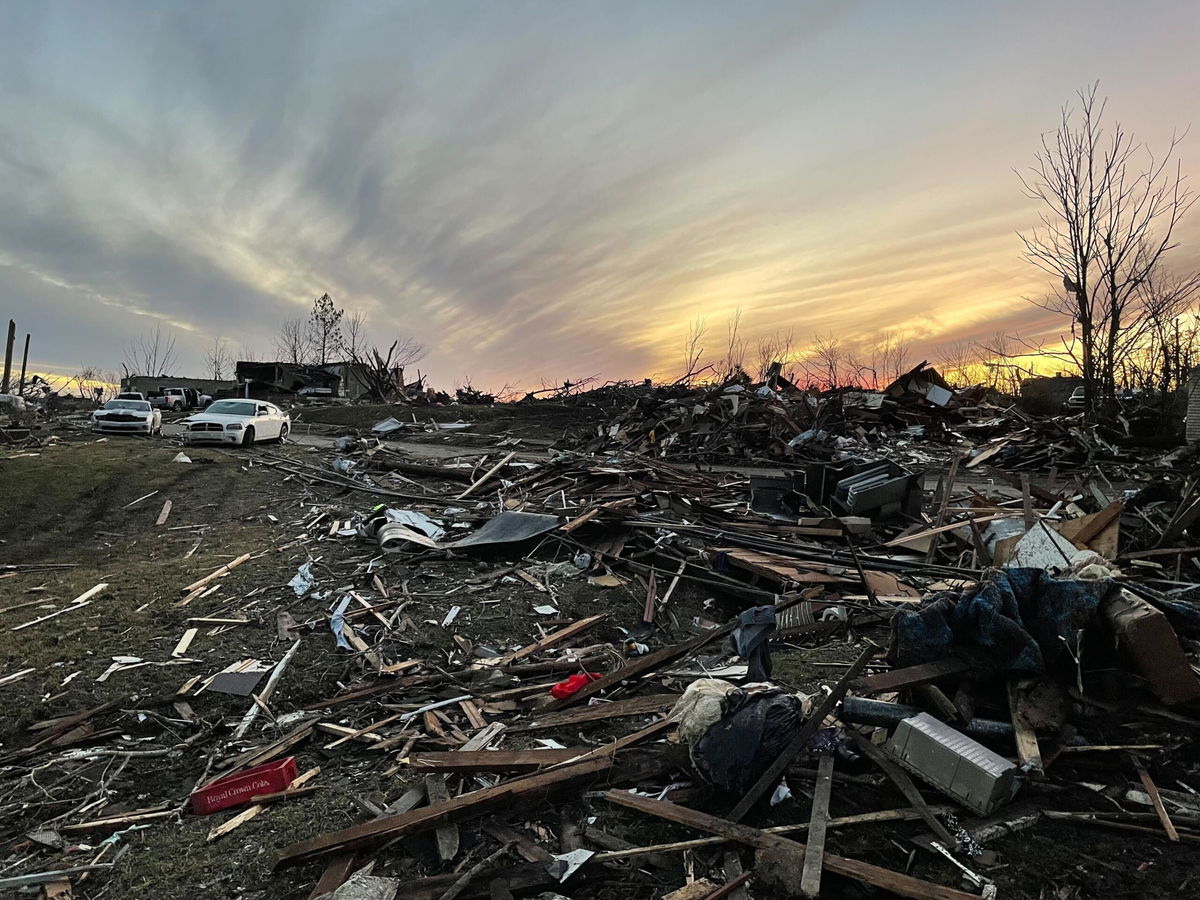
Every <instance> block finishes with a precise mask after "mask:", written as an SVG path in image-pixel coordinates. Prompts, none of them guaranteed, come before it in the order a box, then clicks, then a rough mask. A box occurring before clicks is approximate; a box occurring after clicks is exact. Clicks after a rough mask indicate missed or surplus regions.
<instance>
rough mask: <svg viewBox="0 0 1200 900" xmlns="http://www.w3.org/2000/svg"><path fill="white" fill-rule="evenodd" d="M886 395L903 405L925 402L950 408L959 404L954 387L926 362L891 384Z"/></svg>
mask: <svg viewBox="0 0 1200 900" xmlns="http://www.w3.org/2000/svg"><path fill="white" fill-rule="evenodd" d="M884 393H885V394H887V395H888V396H889V397H891V398H892V399H894V400H897V401H899V402H901V403H906V402H907V403H919V402H921V401H925V402H927V403H930V404H932V405H934V406H940V407H950V406H953V405H955V404H956V402H957V397H956V395H955V392H954V387H953V386H952V385H951V384H950V383H949V382H948V381H946V379H945V378H943V377H942V376H941V373H940V372H938V370H937V369H934V368H933V367H931V366H929V365H928V364H927V363H924V362H923V363H921V364H920V365H918V366H916V367H915V368H913V369H911V370H910V371H908V372H905V373H904V374H903V375H901V376H900V377H899V378H897V379H896V380H895V381H893V382H892V383H891V384H889V385H888V386H887V389H886V390H885V391H884Z"/></svg>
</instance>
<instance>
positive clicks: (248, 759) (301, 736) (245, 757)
mask: <svg viewBox="0 0 1200 900" xmlns="http://www.w3.org/2000/svg"><path fill="white" fill-rule="evenodd" d="M315 728H316V723H315V722H304V723H302V724H300V725H297V726H296V727H295V728H293V729H292V730H291V731H289V732H288V733H287V734H285V735H284V736H283V737H281V738H280V739H279V740H277V741H272V742H271V743H270V744H267V745H266V746H265V747H260V748H258V749H256V750H249V751H247V752H246V753H243V754H242V755H241V756H239V757H237V758H235V759H234V761H233V762H232V763H231V764H230V765H229V766H227V767H226V768H225V769H224V770H223V771H222V772H220V773H219V774H217V775H214V776H213V777H212V778H210V779H209V780H208V781H207V782H205V785H204V786H207V785H210V784H212V783H213V782H214V781H217V780H218V779H220V778H224V777H225V776H226V775H232V774H234V773H235V772H241V771H242V770H243V769H249V768H252V767H253V766H257V765H258V764H259V763H264V762H267V761H269V760H271V759H274V758H275V757H276V756H279V755H280V754H281V753H284V752H285V751H287V750H291V749H292V748H293V747H295V746H296V745H297V744H299V743H300V742H301V741H305V740H307V739H308V737H309V735H311V734H312V733H313V729H315Z"/></svg>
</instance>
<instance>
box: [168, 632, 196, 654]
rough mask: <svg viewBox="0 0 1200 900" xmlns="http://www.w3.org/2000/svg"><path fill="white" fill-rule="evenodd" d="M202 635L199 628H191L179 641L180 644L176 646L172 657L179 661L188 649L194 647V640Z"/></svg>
mask: <svg viewBox="0 0 1200 900" xmlns="http://www.w3.org/2000/svg"><path fill="white" fill-rule="evenodd" d="M199 633H200V629H199V628H189V629H188V630H187V631H185V632H184V633H183V637H181V638H180V639H179V643H178V644H176V645H175V649H174V650H172V651H171V656H172V658H174V659H178V658H179V657H181V656H183V654H185V653H187V649H188V647H190V646H192V640H193V639H194V638H195V637H196V635H197V634H199Z"/></svg>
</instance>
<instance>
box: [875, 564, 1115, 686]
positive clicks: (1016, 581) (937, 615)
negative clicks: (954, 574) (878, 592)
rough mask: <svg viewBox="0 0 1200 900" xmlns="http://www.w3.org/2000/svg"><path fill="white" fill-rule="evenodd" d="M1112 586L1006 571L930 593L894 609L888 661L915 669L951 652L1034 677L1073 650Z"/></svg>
mask: <svg viewBox="0 0 1200 900" xmlns="http://www.w3.org/2000/svg"><path fill="white" fill-rule="evenodd" d="M1118 589H1119V588H1118V587H1117V585H1116V584H1115V583H1114V582H1113V581H1112V580H1111V579H1102V580H1097V581H1074V580H1071V581H1059V580H1056V579H1054V578H1052V577H1051V576H1050V575H1049V573H1047V572H1046V571H1044V570H1042V569H1004V570H1001V571H999V572H997V573H995V574H993V575H992V576H991V578H990V579H989V580H988V581H986V582H985V583H984V584H982V585H980V586H979V587H978V588H976V589H974V590H971V591H967V592H964V593H963V594H961V595H960V594H955V593H952V592H945V593H941V594H934V595H932V596H930V597H928V598H926V600H925V601H924V602H923V603H922V604H921V607H920V608H919V609H916V610H901V611H900V612H899V613H897V614H896V616H895V617H894V618H893V619H892V647H891V650H890V652H889V658H890V659H891V661H892V664H893V665H896V666H915V665H919V664H921V663H928V662H936V661H937V660H940V659H944V658H946V657H947V656H951V655H956V656H959V657H961V658H963V659H964V660H966V661H967V662H969V663H971V664H973V665H977V666H979V667H982V668H986V669H990V670H993V671H1000V672H1008V673H1012V674H1016V675H1039V674H1042V673H1043V672H1045V671H1046V669H1047V667H1048V666H1052V665H1054V664H1055V663H1056V662H1057V661H1058V660H1059V659H1060V658H1061V657H1062V656H1063V654H1064V653H1066V651H1067V650H1068V649H1069V650H1070V651H1071V653H1073V654H1078V647H1077V646H1076V644H1077V640H1078V633H1079V631H1080V630H1082V629H1084V628H1086V627H1087V626H1088V625H1090V624H1091V623H1092V622H1093V621H1094V620H1095V618H1096V616H1097V613H1098V610H1099V607H1100V604H1101V602H1102V601H1103V600H1104V599H1105V598H1106V597H1107V596H1108V595H1109V593H1110V592H1112V591H1114V590H1118Z"/></svg>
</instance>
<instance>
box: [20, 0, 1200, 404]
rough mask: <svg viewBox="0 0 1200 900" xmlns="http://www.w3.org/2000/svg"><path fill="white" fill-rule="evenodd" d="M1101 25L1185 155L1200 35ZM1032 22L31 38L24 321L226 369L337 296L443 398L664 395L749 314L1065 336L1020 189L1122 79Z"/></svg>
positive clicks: (286, 22)
mask: <svg viewBox="0 0 1200 900" xmlns="http://www.w3.org/2000/svg"><path fill="white" fill-rule="evenodd" d="M1070 5H1071V4H1068V5H1067V6H1070ZM1074 6H1076V7H1077V8H1076V9H1075V10H1074V13H1072V12H1071V11H1070V10H1068V9H1067V8H1066V6H1064V10H1063V13H1062V14H1063V15H1064V16H1071V17H1072V19H1073V21H1077V22H1078V21H1082V22H1083V24H1082V25H1081V27H1082V28H1083V29H1084V30H1085V31H1086V32H1087V34H1084V35H1081V40H1080V41H1079V42H1078V43H1079V46H1080V47H1086V46H1095V45H1096V44H1097V42H1103V41H1105V40H1114V41H1115V40H1117V38H1118V37H1120V39H1121V41H1122V42H1123V47H1124V51H1125V52H1124V55H1123V56H1122V57H1121V60H1122V63H1121V65H1120V66H1119V67H1115V68H1116V71H1114V72H1113V73H1111V74H1112V75H1113V77H1114V79H1118V80H1117V81H1115V82H1114V83H1113V84H1112V85H1111V86H1110V88H1111V89H1112V91H1113V94H1114V108H1116V109H1119V110H1128V111H1130V112H1131V115H1132V118H1133V119H1134V121H1133V123H1132V124H1133V125H1134V126H1135V128H1137V129H1138V130H1145V131H1148V132H1149V133H1147V134H1146V135H1145V136H1146V137H1147V138H1148V139H1150V140H1151V141H1153V140H1154V139H1155V138H1157V137H1159V136H1160V134H1161V133H1164V132H1165V131H1168V130H1169V129H1170V127H1172V126H1176V125H1186V124H1187V122H1186V121H1184V120H1182V119H1180V118H1178V117H1177V116H1181V115H1184V114H1185V112H1186V111H1185V110H1176V109H1173V108H1171V106H1170V104H1168V103H1167V102H1166V101H1165V100H1164V97H1165V96H1167V95H1170V94H1171V93H1172V92H1171V90H1170V87H1171V86H1172V85H1176V86H1178V87H1180V88H1183V87H1186V86H1188V85H1190V86H1192V87H1195V83H1194V78H1195V76H1194V75H1193V74H1192V72H1191V70H1190V67H1189V66H1188V65H1187V63H1186V60H1185V59H1184V58H1183V57H1182V56H1180V55H1178V54H1165V53H1161V52H1156V48H1160V47H1161V46H1162V45H1163V42H1170V41H1173V40H1176V39H1177V38H1176V35H1177V34H1178V32H1179V31H1180V30H1183V29H1184V24H1183V22H1184V21H1186V22H1188V23H1190V24H1191V25H1193V26H1194V25H1195V24H1197V19H1198V17H1200V13H1197V10H1196V9H1195V8H1194V7H1193V6H1191V5H1186V4H1183V3H1179V4H1168V3H1163V4H1161V5H1160V6H1161V13H1162V21H1161V22H1158V21H1157V20H1151V21H1149V22H1147V23H1144V24H1145V27H1144V28H1143V29H1140V30H1139V32H1138V34H1136V35H1134V36H1132V37H1131V36H1130V35H1128V34H1127V33H1119V32H1120V28H1119V25H1118V23H1117V22H1116V21H1115V20H1113V19H1105V18H1104V17H1101V16H1083V12H1084V11H1085V10H1086V9H1088V8H1090V7H1091V5H1090V4H1089V5H1085V4H1083V3H1078V4H1075V5H1074ZM1080 16H1082V20H1081V19H1079V17H1080ZM1024 18H1025V14H1023V13H1013V12H1012V11H1011V10H1010V8H1009V7H1008V6H1007V5H1004V4H996V5H995V6H994V7H989V6H983V5H971V8H969V9H967V8H964V7H963V6H962V5H959V4H950V3H947V4H944V5H938V4H933V5H931V6H928V7H921V8H920V9H918V8H915V7H909V6H908V5H904V6H901V5H894V4H882V3H863V4H838V5H832V6H831V5H829V4H815V3H814V4H803V3H795V2H790V0H789V2H760V3H756V4H753V5H751V6H744V5H735V4H728V3H704V2H691V0H689V2H667V0H664V2H659V3H653V4H644V3H633V2H629V3H623V2H616V3H606V4H588V5H584V4H558V3H551V2H548V0H547V2H510V3H504V4H486V3H478V2H471V3H466V2H436V3H433V2H412V3H398V4H394V5H390V6H389V5H381V4H370V3H352V2H350V3H325V2H303V0H289V2H259V3H254V4H240V3H204V4H199V3H191V2H174V3H162V4H156V5H154V6H152V7H146V6H145V5H144V4H140V3H137V4H133V3H117V2H79V3H58V4H52V5H46V4H35V3H10V4H6V5H4V6H3V7H2V8H0V208H3V209H5V210H7V211H8V214H7V215H5V216H3V217H2V218H0V296H4V297H6V298H13V299H15V300H16V303H15V304H14V309H13V313H14V314H15V315H16V316H17V317H18V318H19V319H20V320H21V321H20V324H21V326H22V328H23V329H24V328H28V329H29V330H31V331H33V332H34V334H35V340H34V347H35V349H36V354H37V356H38V357H39V359H40V361H41V362H42V363H43V364H46V365H56V366H60V367H63V366H71V365H76V364H78V363H81V362H87V363H92V364H98V365H101V366H105V367H114V366H115V365H116V363H117V362H118V361H119V357H120V347H121V344H122V343H123V341H124V339H125V338H126V337H127V336H128V335H130V334H138V333H140V332H142V331H145V330H146V329H147V328H148V327H152V325H153V324H154V323H155V322H162V323H165V324H167V325H169V326H171V327H173V328H175V329H176V330H177V331H178V334H179V341H180V346H181V349H182V350H183V353H182V357H183V360H184V365H185V366H186V367H191V368H193V369H195V368H198V367H199V365H200V359H201V354H202V348H203V346H204V345H205V344H206V343H207V342H208V341H209V340H211V338H212V337H213V336H215V335H218V334H219V335H224V336H226V337H228V338H231V339H232V340H233V341H234V342H235V343H236V342H240V343H244V344H249V345H255V346H258V347H260V348H262V349H266V348H268V347H269V346H270V342H271V336H272V334H273V332H274V331H275V329H276V328H277V326H278V323H279V321H280V320H281V319H283V318H285V317H288V316H292V315H298V314H303V313H304V311H305V309H306V307H307V306H308V305H309V304H310V303H311V301H312V298H313V297H315V296H317V295H319V294H320V293H322V292H325V291H328V292H330V293H331V294H333V296H334V297H335V299H337V300H338V301H339V302H341V303H343V304H345V305H346V306H348V307H352V308H357V309H360V310H362V311H363V312H364V313H365V314H366V315H367V317H368V320H369V323H370V325H371V328H372V330H373V332H374V333H375V335H376V336H377V338H378V340H380V341H390V339H391V336H393V335H395V334H398V333H404V334H412V335H415V336H416V337H417V338H419V339H420V340H422V341H424V342H426V343H427V344H428V345H429V346H430V348H431V355H430V358H429V361H428V363H427V364H426V366H427V368H428V369H429V370H430V372H431V373H432V374H433V375H434V376H435V377H436V378H438V379H439V380H441V381H444V382H449V381H452V380H454V379H455V378H457V377H461V376H462V375H466V374H470V375H472V376H473V377H474V378H475V380H476V382H477V383H495V382H500V381H505V380H529V379H532V378H536V377H537V376H541V375H544V376H547V377H566V376H571V375H578V374H590V373H592V372H604V373H606V374H607V375H609V376H611V377H635V376H639V375H641V374H643V373H646V372H652V371H666V370H667V369H669V368H670V367H671V365H672V364H673V361H674V358H675V357H676V356H678V345H679V344H680V343H681V337H682V333H683V331H684V329H685V327H686V322H687V321H688V320H689V319H691V318H693V317H694V316H696V315H698V314H708V315H709V316H710V317H711V318H712V320H713V322H714V323H717V322H719V320H720V319H721V318H722V317H723V316H725V315H726V314H728V312H729V311H731V310H732V309H734V308H735V307H741V308H742V309H743V310H744V311H745V321H746V324H747V329H748V332H749V334H750V336H751V337H752V338H753V337H754V336H756V335H758V334H762V333H766V332H769V331H772V330H774V329H776V328H793V329H795V331H796V334H797V337H798V338H799V339H800V340H801V342H803V341H804V340H806V339H807V338H809V337H811V336H812V335H816V334H825V333H828V332H835V333H838V334H841V335H843V336H844V338H845V339H846V340H847V341H849V342H852V343H859V344H868V343H870V342H872V341H874V340H876V339H877V338H878V336H879V335H880V334H881V333H883V332H884V331H887V330H902V331H904V332H906V333H909V334H911V335H912V336H913V337H914V338H915V339H916V340H917V341H918V342H919V345H920V349H928V348H930V347H932V346H934V345H935V344H937V343H938V342H941V341H946V340H952V339H958V338H966V337H978V336H980V335H986V334H990V333H992V332H994V331H996V330H1001V329H1005V328H1010V329H1035V330H1037V329H1045V328H1047V327H1048V326H1049V325H1051V324H1052V323H1048V322H1047V321H1046V319H1045V316H1044V315H1042V314H1041V313H1039V312H1038V311H1037V310H1036V308H1034V307H1031V306H1029V305H1028V304H1026V303H1024V302H1023V301H1022V299H1021V297H1022V296H1023V295H1025V294H1029V293H1036V292H1038V291H1040V290H1041V283H1042V280H1043V279H1042V278H1041V277H1040V276H1039V275H1038V274H1037V273H1036V272H1035V271H1033V270H1032V269H1031V268H1030V267H1028V266H1027V265H1025V264H1024V263H1022V261H1021V259H1020V256H1019V247H1018V244H1017V242H1016V240H1015V237H1014V232H1015V231H1016V230H1017V229H1019V228H1022V227H1026V226H1027V225H1028V224H1029V223H1030V222H1031V221H1032V210H1031V208H1030V206H1029V204H1028V201H1026V200H1025V199H1024V198H1022V196H1021V194H1020V192H1019V190H1018V186H1017V184H1016V180H1015V177H1014V176H1013V175H1012V173H1011V171H1010V169H1011V167H1012V166H1014V165H1020V164H1021V163H1022V161H1023V160H1026V159H1028V158H1029V155H1030V154H1031V153H1032V149H1033V147H1034V146H1035V144H1036V141H1037V136H1038V134H1039V132H1040V131H1041V130H1043V129H1045V128H1048V127H1050V126H1051V125H1052V124H1053V121H1054V117H1055V114H1056V109H1057V106H1058V105H1059V104H1060V103H1061V102H1062V101H1063V100H1065V99H1066V98H1068V97H1069V95H1070V93H1071V91H1072V90H1073V89H1074V88H1075V87H1077V86H1078V85H1080V84H1082V83H1085V82H1087V81H1090V80H1091V79H1093V78H1094V77H1096V76H1097V75H1102V76H1105V77H1108V76H1109V74H1110V73H1108V72H1097V71H1095V65H1096V63H1095V59H1094V56H1093V55H1092V54H1090V53H1085V52H1083V51H1082V50H1081V51H1079V52H1078V53H1076V52H1075V51H1072V50H1070V49H1066V50H1064V49H1063V48H1062V47H1061V46H1059V45H1058V44H1057V39H1056V38H1054V36H1053V35H1052V34H1047V35H1042V33H1041V32H1037V31H1034V32H1030V30H1029V29H1028V28H1027V25H1028V23H1027V22H1025V21H1023V19H1024ZM1018 58H1019V59H1022V60H1027V61H1028V60H1036V59H1039V58H1043V59H1046V60H1047V61H1048V62H1047V64H1046V65H1045V66H1044V70H1043V71H1038V70H1037V68H1036V64H1035V65H1033V67H1030V66H1029V65H1026V66H1025V67H1022V66H1021V65H1017V64H1016V61H1017V60H1018ZM1123 76H1127V77H1126V80H1120V79H1121V78H1122V77H1123ZM1192 233H1193V234H1194V233H1195V232H1192Z"/></svg>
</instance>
